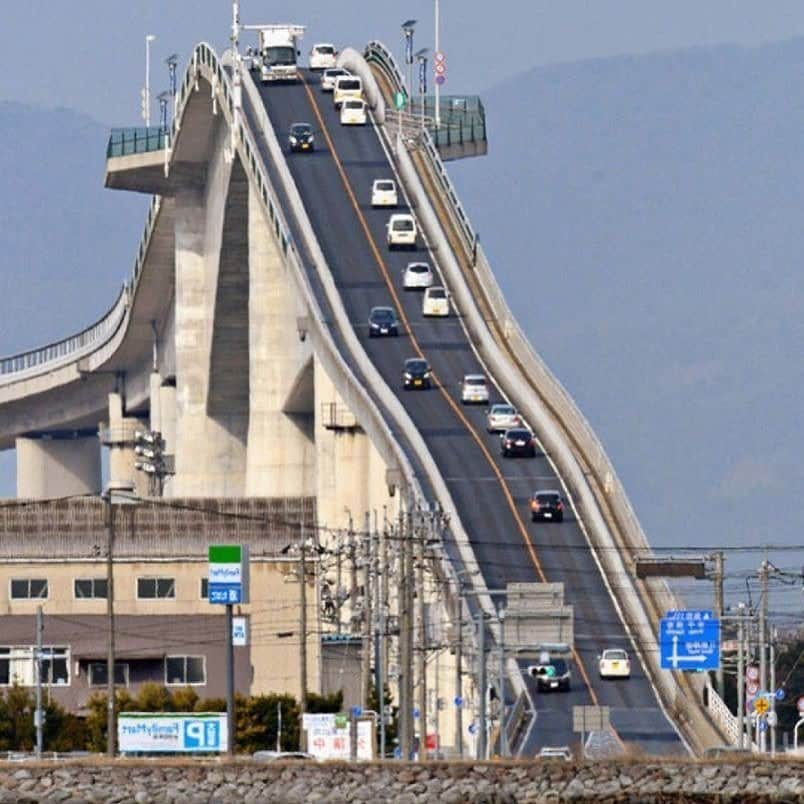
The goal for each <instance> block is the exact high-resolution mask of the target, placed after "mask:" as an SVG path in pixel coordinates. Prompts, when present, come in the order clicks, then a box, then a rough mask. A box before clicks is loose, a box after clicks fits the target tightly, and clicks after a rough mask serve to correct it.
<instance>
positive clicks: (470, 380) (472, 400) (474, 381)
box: [461, 374, 489, 405]
mask: <svg viewBox="0 0 804 804" xmlns="http://www.w3.org/2000/svg"><path fill="white" fill-rule="evenodd" d="M488 401H489V387H488V385H486V378H485V377H484V376H483V375H482V374H465V375H464V377H463V382H462V383H461V402H463V404H464V405H472V404H479V403H481V402H482V403H484V404H488Z"/></svg>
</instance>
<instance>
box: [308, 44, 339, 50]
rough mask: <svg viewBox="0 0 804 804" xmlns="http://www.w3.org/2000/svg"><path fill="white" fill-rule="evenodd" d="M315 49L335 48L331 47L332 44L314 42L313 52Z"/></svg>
mask: <svg viewBox="0 0 804 804" xmlns="http://www.w3.org/2000/svg"><path fill="white" fill-rule="evenodd" d="M317 47H335V45H333V44H332V42H316V43H315V44H314V45H313V50H315V48H317Z"/></svg>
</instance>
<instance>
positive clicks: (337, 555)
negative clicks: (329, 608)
mask: <svg viewBox="0 0 804 804" xmlns="http://www.w3.org/2000/svg"><path fill="white" fill-rule="evenodd" d="M337 538H338V546H337V548H336V550H335V615H336V617H337V625H336V626H335V630H336V633H337V634H338V636H340V635H341V605H342V600H341V582H342V577H341V576H342V573H341V550H342V549H343V531H342V530H338V537H337Z"/></svg>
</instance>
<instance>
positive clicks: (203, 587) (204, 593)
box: [201, 578, 209, 600]
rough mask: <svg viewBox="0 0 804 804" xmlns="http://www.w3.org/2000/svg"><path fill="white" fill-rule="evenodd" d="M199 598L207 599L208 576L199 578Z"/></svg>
mask: <svg viewBox="0 0 804 804" xmlns="http://www.w3.org/2000/svg"><path fill="white" fill-rule="evenodd" d="M201 600H209V578H202V579H201Z"/></svg>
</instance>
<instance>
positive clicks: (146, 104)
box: [142, 34, 156, 128]
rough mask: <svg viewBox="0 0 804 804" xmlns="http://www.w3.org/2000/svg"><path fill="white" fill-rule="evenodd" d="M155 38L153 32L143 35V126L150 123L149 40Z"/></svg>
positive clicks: (151, 40) (147, 125)
mask: <svg viewBox="0 0 804 804" xmlns="http://www.w3.org/2000/svg"><path fill="white" fill-rule="evenodd" d="M155 39H156V36H154V34H148V35H147V36H146V37H145V89H144V90H143V97H142V116H143V117H144V118H145V127H146V128H148V127H149V126H150V125H151V42H153V41H154V40H155Z"/></svg>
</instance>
